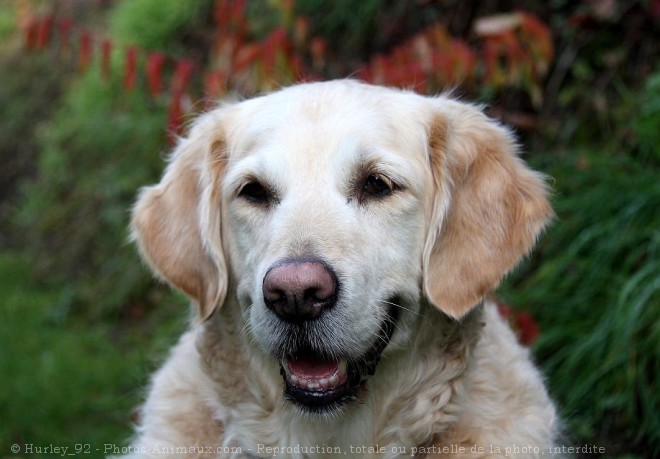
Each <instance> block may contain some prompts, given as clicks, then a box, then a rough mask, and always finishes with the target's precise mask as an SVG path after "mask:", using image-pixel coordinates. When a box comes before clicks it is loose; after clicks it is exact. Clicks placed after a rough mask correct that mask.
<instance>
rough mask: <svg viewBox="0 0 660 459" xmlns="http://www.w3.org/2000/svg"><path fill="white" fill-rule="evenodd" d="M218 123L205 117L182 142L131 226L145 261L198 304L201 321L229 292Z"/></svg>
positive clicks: (214, 115) (148, 190) (221, 141)
mask: <svg viewBox="0 0 660 459" xmlns="http://www.w3.org/2000/svg"><path fill="white" fill-rule="evenodd" d="M218 118H219V115H218V114H217V113H216V112H211V113H208V114H206V115H204V116H202V117H201V118H200V119H199V120H198V121H197V122H196V123H195V125H194V126H193V127H192V129H191V131H190V135H189V136H188V138H185V139H182V140H180V141H179V144H178V146H177V147H176V149H175V151H174V153H173V154H172V157H171V160H170V164H169V165H168V167H167V170H166V171H165V174H164V175H163V178H162V180H161V182H160V183H159V184H158V185H154V186H150V187H146V188H144V189H143V190H142V191H141V193H140V195H139V197H138V200H137V203H136V205H135V207H134V208H133V218H132V223H131V229H132V238H133V239H134V240H136V241H137V244H138V247H139V249H140V253H141V255H142V257H143V258H144V260H145V261H146V262H147V263H148V264H149V266H150V267H151V268H152V270H153V271H154V272H155V273H156V275H158V276H159V277H160V278H162V279H164V280H166V281H167V282H169V283H170V284H172V285H173V286H175V287H176V288H178V289H180V290H181V291H182V292H184V293H185V294H186V295H188V296H189V297H190V298H191V299H192V300H194V301H195V302H196V303H197V305H198V307H199V315H200V317H201V319H203V320H204V319H207V318H208V317H210V316H211V314H212V313H213V311H214V310H215V309H216V307H218V306H219V305H220V304H221V303H222V302H223V301H224V298H225V294H226V290H227V269H226V265H225V259H224V255H223V253H222V244H221V241H220V210H219V209H220V184H219V181H220V179H221V174H222V172H223V168H224V163H225V161H224V156H225V155H226V147H225V141H224V138H223V136H222V129H221V128H220V126H219V119H218Z"/></svg>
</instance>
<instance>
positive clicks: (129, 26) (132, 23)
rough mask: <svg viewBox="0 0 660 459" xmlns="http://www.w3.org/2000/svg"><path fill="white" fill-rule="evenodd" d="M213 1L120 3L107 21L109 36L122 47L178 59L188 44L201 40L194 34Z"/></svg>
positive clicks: (204, 18)
mask: <svg viewBox="0 0 660 459" xmlns="http://www.w3.org/2000/svg"><path fill="white" fill-rule="evenodd" d="M212 6H213V0H188V1H183V2H182V1H180V0H140V1H138V2H136V1H130V0H129V1H123V2H120V3H119V4H118V5H117V7H116V8H115V9H114V10H113V12H112V15H111V18H110V23H111V26H110V33H111V35H112V36H113V37H116V38H117V39H118V40H119V41H120V42H121V43H122V44H125V45H129V44H130V45H139V46H141V47H142V48H144V49H145V50H147V51H167V52H168V53H171V54H175V55H181V54H184V53H185V51H186V50H187V49H188V48H189V45H190V43H187V41H196V40H199V39H203V37H201V36H200V35H198V33H197V30H198V29H199V28H200V27H199V26H200V24H203V23H204V22H205V21H206V20H207V18H208V17H209V14H208V13H209V11H210V9H211V7H212Z"/></svg>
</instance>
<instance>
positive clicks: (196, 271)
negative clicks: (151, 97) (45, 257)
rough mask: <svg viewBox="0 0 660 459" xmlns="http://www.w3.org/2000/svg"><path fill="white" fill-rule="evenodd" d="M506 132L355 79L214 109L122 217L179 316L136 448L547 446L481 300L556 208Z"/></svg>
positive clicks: (540, 401)
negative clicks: (181, 303)
mask: <svg viewBox="0 0 660 459" xmlns="http://www.w3.org/2000/svg"><path fill="white" fill-rule="evenodd" d="M547 194H548V189H547V186H546V184H545V183H544V179H543V177H542V176H541V175H540V174H537V173H535V172H533V171H531V170H530V169H529V168H528V167H527V166H526V165H525V164H524V162H523V161H522V160H521V159H519V158H518V156H517V147H516V144H515V141H514V139H513V137H512V135H511V133H510V132H509V131H508V130H507V129H505V128H504V127H502V126H500V125H499V124H498V123H497V122H495V121H494V120H492V119H489V118H488V117H487V116H485V115H484V114H483V113H482V112H481V111H480V110H479V109H478V108H476V107H474V106H472V105H469V104H466V103H463V102H459V101H456V100H453V99H452V98H450V97H446V96H439V97H424V96H420V95H417V94H415V93H412V92H408V91H403V90H396V89H389V88H383V87H377V86H371V85H367V84H363V83H359V82H355V81H331V82H324V83H310V84H301V85H297V86H293V87H290V88H287V89H283V90H280V91H277V92H275V93H272V94H269V95H265V96H262V97H257V98H254V99H251V100H246V101H242V102H237V103H227V104H225V105H222V106H220V107H219V108H216V109H215V110H213V111H210V112H208V113H206V114H204V115H202V116H201V117H199V118H198V120H197V121H196V122H195V123H194V124H193V125H192V127H191V129H190V133H189V134H188V136H187V137H186V138H184V139H181V140H180V141H179V144H178V146H177V147H176V149H175V151H174V153H173V154H172V157H171V160H170V163H169V166H168V167H167V170H166V172H165V174H164V176H163V178H162V180H161V182H160V183H159V184H157V185H155V186H151V187H147V188H145V189H144V190H143V191H142V192H141V193H140V196H139V199H138V201H137V204H136V205H135V208H134V211H133V221H132V231H133V237H134V239H135V240H136V241H137V244H138V246H139V249H140V253H141V254H142V256H143V258H144V260H146V262H147V263H148V265H149V266H150V267H151V268H152V269H153V271H154V272H155V273H156V275H157V276H159V277H160V278H162V279H164V280H165V281H167V282H168V283H170V284H171V285H173V286H174V287H176V288H177V289H179V290H181V291H182V292H184V293H185V294H186V295H187V296H189V297H190V299H191V300H192V302H193V304H194V317H193V320H192V323H191V326H190V330H189V331H188V332H187V333H185V335H184V336H183V337H182V338H181V340H180V341H179V343H178V344H177V345H176V347H175V348H174V349H173V350H172V352H171V355H170V356H169V358H168V359H167V361H166V362H165V364H164V366H163V367H162V368H161V369H160V370H159V371H158V372H157V373H156V374H155V375H154V377H153V381H152V384H151V388H150V392H149V395H148V398H147V400H146V402H145V404H144V406H143V407H142V409H141V418H140V422H139V425H138V428H137V436H136V439H135V440H134V443H133V444H132V445H131V446H130V447H128V448H127V449H126V451H125V452H127V453H129V454H132V455H134V456H136V457H142V456H146V457H149V456H151V457H170V456H171V457H220V458H265V457H285V458H332V457H338V456H345V457H350V458H395V457H424V458H440V457H501V456H517V457H540V456H546V457H547V456H549V455H550V453H551V448H552V445H553V441H554V439H555V435H556V430H557V417H556V414H555V409H554V406H553V404H552V402H551V401H550V399H549V397H548V394H547V392H546V389H545V387H544V383H543V380H542V377H541V375H540V373H539V372H538V371H537V370H536V369H535V367H534V366H533V364H532V361H531V359H530V355H529V352H528V350H526V349H525V348H523V347H522V346H521V345H519V344H518V342H517V340H516V338H515V336H514V333H513V332H512V331H511V330H510V329H509V328H508V326H507V324H506V323H505V322H504V321H503V319H501V318H500V317H499V315H498V313H497V311H496V308H495V306H494V305H493V304H491V303H490V302H489V301H488V300H487V299H485V297H486V296H487V294H488V292H489V291H490V290H492V289H493V288H494V287H496V286H497V284H498V283H499V281H500V279H501V278H502V277H503V276H504V274H505V273H507V271H509V270H510V269H511V268H512V267H513V266H514V265H515V264H516V263H517V262H518V261H519V260H520V258H522V257H523V256H524V255H525V254H526V253H527V252H529V250H530V249H531V248H532V246H533V245H534V243H535V241H536V239H537V237H538V235H539V233H540V232H541V231H542V230H543V228H544V226H545V225H546V224H547V223H548V221H549V220H550V219H551V218H552V210H551V207H550V205H549V204H548V201H547Z"/></svg>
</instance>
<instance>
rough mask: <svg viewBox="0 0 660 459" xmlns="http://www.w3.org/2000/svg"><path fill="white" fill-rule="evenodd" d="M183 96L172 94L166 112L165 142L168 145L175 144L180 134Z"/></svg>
mask: <svg viewBox="0 0 660 459" xmlns="http://www.w3.org/2000/svg"><path fill="white" fill-rule="evenodd" d="M182 98H183V94H181V93H178V94H177V93H175V94H172V99H171V100H170V108H169V110H168V112H167V140H168V142H169V144H170V145H174V144H175V143H176V139H177V137H178V136H179V135H180V134H181V128H182V126H183V107H182V106H183V104H182V100H181V99H182Z"/></svg>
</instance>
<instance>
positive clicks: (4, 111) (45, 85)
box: [0, 52, 69, 246]
mask: <svg viewBox="0 0 660 459" xmlns="http://www.w3.org/2000/svg"><path fill="white" fill-rule="evenodd" d="M0 67H1V68H5V69H12V71H11V72H3V74H2V84H0V139H2V141H1V142H0V164H2V167H0V221H7V219H8V217H9V215H10V213H11V212H12V208H13V207H14V206H15V205H16V200H17V199H18V197H19V193H18V184H19V183H20V181H21V180H23V179H24V178H25V177H26V176H28V175H29V174H31V173H32V172H33V170H34V163H35V162H36V161H37V156H38V153H39V147H38V144H37V142H36V140H35V135H36V133H37V131H38V129H39V126H40V125H41V123H43V122H44V121H45V120H47V119H48V117H50V116H52V114H53V112H54V111H55V110H56V108H57V103H58V101H59V100H60V97H61V95H62V92H63V91H64V89H65V86H66V85H65V82H66V81H67V77H68V74H69V72H67V71H66V69H64V68H62V67H58V66H55V67H53V59H52V57H51V56H49V55H46V54H41V55H30V56H25V55H23V53H18V52H12V53H9V54H8V55H6V56H3V57H0ZM15 233H16V231H15V228H12V227H10V226H9V225H3V228H2V229H0V234H1V236H0V246H2V245H8V244H10V243H12V242H14V241H15V240H16V236H17V235H16V234H15Z"/></svg>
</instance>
